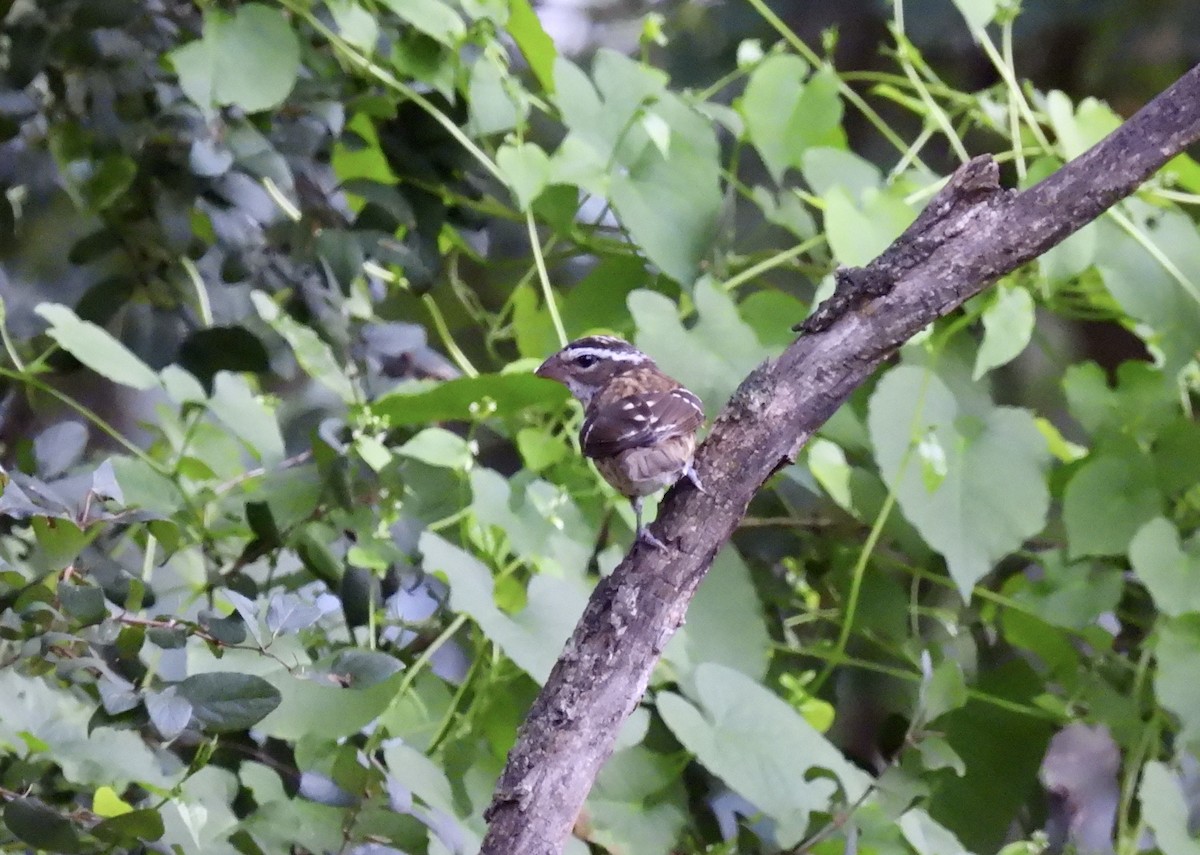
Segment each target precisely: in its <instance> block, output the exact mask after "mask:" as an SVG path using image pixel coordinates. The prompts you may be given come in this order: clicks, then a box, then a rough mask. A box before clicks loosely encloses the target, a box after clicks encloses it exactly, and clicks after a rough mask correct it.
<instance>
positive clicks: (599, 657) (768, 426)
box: [482, 66, 1200, 855]
mask: <svg viewBox="0 0 1200 855" xmlns="http://www.w3.org/2000/svg"><path fill="white" fill-rule="evenodd" d="M1198 139H1200V66H1197V67H1196V68H1193V69H1192V70H1191V71H1189V72H1188V73H1187V74H1185V75H1184V76H1183V77H1181V78H1180V79H1179V80H1178V81H1176V82H1175V84H1174V85H1172V86H1171V88H1170V89H1168V90H1167V91H1166V92H1164V93H1162V94H1161V95H1160V96H1158V97H1157V98H1155V99H1154V100H1153V101H1152V102H1151V103H1150V104H1148V105H1147V106H1146V107H1145V108H1144V109H1142V110H1141V111H1140V112H1138V113H1137V114H1136V115H1135V116H1133V117H1132V118H1131V119H1130V120H1129V121H1128V122H1126V123H1125V124H1124V125H1123V126H1122V127H1121V128H1119V129H1118V130H1117V131H1115V132H1114V133H1112V134H1111V135H1109V136H1108V137H1106V138H1105V139H1104V140H1103V141H1101V142H1100V143H1099V144H1097V145H1096V146H1095V147H1093V148H1092V149H1091V150H1089V151H1088V152H1086V153H1085V154H1083V155H1082V156H1081V157H1079V158H1077V159H1076V160H1074V161H1072V162H1071V163H1070V164H1068V165H1066V166H1064V167H1063V168H1062V169H1060V170H1059V171H1058V172H1056V173H1054V174H1053V175H1051V176H1050V177H1049V178H1047V179H1046V180H1045V181H1043V182H1041V183H1040V184H1038V185H1036V186H1035V187H1032V188H1030V189H1029V190H1026V191H1024V192H1021V193H1015V192H1012V191H1005V190H1001V189H1000V187H999V185H998V183H997V169H996V165H995V163H994V162H993V161H992V160H991V158H990V157H982V158H976V159H975V160H973V161H971V162H970V163H968V164H966V165H964V166H963V167H962V168H961V169H960V170H959V171H958V172H956V173H955V175H954V177H952V179H951V181H950V182H949V183H948V184H947V186H946V188H945V189H944V190H943V191H942V192H941V193H939V194H938V196H937V197H935V198H934V200H933V201H932V202H931V203H930V205H929V207H928V208H927V211H926V213H923V214H922V215H921V217H919V218H918V220H917V222H915V223H914V224H913V226H912V228H910V229H909V230H908V231H906V232H905V234H904V235H903V236H901V238H900V239H899V240H897V241H896V242H895V243H894V244H893V245H892V246H891V247H889V248H888V250H887V251H885V252H884V253H883V254H882V255H881V256H880V257H879V258H878V259H876V260H875V261H874V262H872V263H871V264H870V265H868V266H867V267H866V268H861V269H857V270H853V271H846V272H844V273H843V275H842V276H841V277H840V285H839V293H838V295H837V296H836V297H835V298H834V300H833V301H832V302H830V303H829V304H828V305H826V306H823V307H822V309H821V311H820V313H819V314H818V316H817V320H816V321H815V322H814V323H812V324H809V325H806V329H810V330H814V332H811V333H810V334H808V335H805V336H803V337H802V338H801V339H799V340H798V341H796V342H795V343H794V344H792V346H791V347H789V348H788V349H787V351H785V352H784V354H783V355H782V356H781V357H780V358H779V359H777V360H775V361H773V362H769V363H766V364H764V365H762V366H760V367H759V368H758V369H756V370H755V371H754V372H753V373H752V374H751V375H750V376H749V377H747V378H746V380H745V381H744V382H743V383H742V385H741V386H740V387H739V389H738V391H737V393H736V394H735V395H734V396H733V399H732V400H731V401H730V402H729V404H728V405H727V406H726V408H725V410H724V411H723V412H722V414H721V415H720V417H719V418H718V419H717V422H716V424H715V425H714V427H713V430H712V433H711V434H710V436H709V438H708V441H707V442H705V444H704V446H703V448H702V449H701V451H700V453H699V456H698V458H697V468H698V469H699V471H700V475H701V477H702V478H703V480H704V484H705V487H706V490H707V492H706V493H705V494H701V493H698V492H696V491H695V490H693V489H691V488H689V487H680V488H677V489H676V490H674V491H673V492H672V493H671V494H670V495H668V496H667V498H666V500H665V501H664V502H663V505H662V508H661V511H660V514H659V519H658V522H657V523H656V525H655V527H654V532H655V534H656V535H657V536H658V537H659V538H660V539H661V540H663V541H664V542H666V543H670V544H678V549H671V550H668V551H665V552H661V551H658V550H652V549H648V550H641V549H638V550H634V552H633V553H632V554H631V555H629V556H627V557H626V559H625V560H624V561H623V562H622V563H621V565H620V566H619V567H618V568H617V569H616V571H615V572H614V573H613V574H612V575H611V576H609V577H608V578H606V579H604V580H602V581H601V582H600V584H599V585H598V586H597V587H596V590H595V592H594V593H593V594H592V598H591V601H590V602H589V603H588V607H587V610H586V611H585V612H584V615H583V617H582V619H581V620H580V622H579V625H578V626H577V627H576V628H575V632H574V634H573V635H572V637H571V639H570V641H569V642H568V643H567V646H566V649H565V650H564V651H563V654H562V657H561V658H560V659H559V660H558V663H557V665H555V667H554V671H553V673H551V675H550V679H549V680H548V681H547V682H546V685H545V687H544V688H543V689H542V692H541V694H540V695H538V698H537V700H536V701H535V702H534V705H533V707H532V709H531V710H530V712H529V716H528V718H527V719H526V721H525V724H524V725H523V726H522V728H521V732H520V735H519V736H518V738H517V743H516V745H515V746H514V747H513V749H512V751H511V752H510V754H509V757H508V765H507V766H506V767H505V770H504V773H503V775H502V776H501V778H500V781H499V783H498V785H497V788H496V793H495V797H494V800H493V802H492V805H491V807H490V809H489V810H488V820H489V823H490V827H489V830H488V834H487V837H486V839H485V840H484V844H483V850H482V851H483V853H485V855H514V853H520V855H553V853H558V852H561V851H562V847H563V844H564V841H565V840H566V837H567V835H568V834H569V833H570V830H571V826H572V823H573V822H574V821H575V818H576V816H577V815H578V813H579V810H580V808H581V807H582V805H583V802H584V799H585V798H586V796H587V793H588V791H589V790H590V789H591V786H592V781H593V780H594V779H595V776H596V773H597V772H598V771H599V769H600V766H601V764H602V763H603V762H604V760H605V759H606V758H607V757H608V756H609V754H610V753H611V751H612V746H613V741H614V739H615V738H616V735H617V731H618V729H619V728H620V726H621V723H622V722H623V721H624V720H625V718H626V716H628V715H629V713H630V712H631V711H632V710H633V708H634V707H635V706H636V705H637V703H638V701H639V699H640V698H641V696H642V693H643V692H644V691H645V688H646V684H647V682H648V680H649V678H650V673H651V671H652V669H653V668H654V665H655V663H656V662H657V661H658V658H659V655H660V654H661V653H662V650H663V647H664V646H665V645H666V643H667V640H668V639H669V638H670V637H671V635H672V633H674V632H675V630H676V628H678V626H679V625H680V623H681V622H682V621H683V616H684V613H685V611H686V609H687V605H688V602H689V601H690V600H691V597H692V594H693V593H694V592H695V590H696V586H697V585H698V584H699V582H700V580H701V578H702V577H703V576H704V573H705V572H706V571H707V570H708V568H709V565H710V564H711V563H712V560H713V558H714V556H715V555H716V553H717V551H718V550H719V549H720V548H721V547H722V546H723V545H724V544H725V543H726V542H727V541H728V540H729V538H730V536H731V535H732V534H733V531H734V529H735V528H737V525H738V523H739V522H740V521H741V519H742V517H743V515H744V514H745V512H746V508H747V506H748V505H749V503H750V499H751V498H752V497H753V496H754V494H755V492H756V491H757V490H758V489H759V488H760V487H761V486H762V485H763V483H764V482H765V481H766V480H767V479H768V478H769V477H770V476H771V475H772V473H774V472H775V471H776V470H778V469H779V468H780V467H781V466H784V465H786V464H787V463H789V462H790V461H791V460H793V459H794V458H795V455H796V452H797V450H798V449H799V448H800V446H801V445H803V443H804V442H805V441H807V439H808V438H809V437H810V436H811V435H812V433H813V431H815V430H816V429H817V428H818V427H819V426H820V425H821V424H822V423H823V422H824V421H825V420H826V419H827V418H829V416H831V415H832V414H833V412H834V411H835V410H836V409H837V408H838V407H839V406H840V405H841V404H842V402H843V401H845V400H846V398H847V397H849V395H850V393H851V392H852V391H853V390H854V389H855V388H856V387H857V386H859V384H861V383H863V382H864V381H865V380H866V379H867V378H868V377H869V376H870V375H871V373H872V372H873V371H874V370H875V369H876V368H877V367H878V366H879V365H880V363H881V362H883V360H884V359H886V358H887V357H888V355H890V354H891V353H893V352H894V351H895V350H896V348H898V347H899V346H900V345H901V344H902V343H903V342H904V341H906V340H907V339H908V338H910V337H911V336H913V335H914V334H916V333H917V332H918V331H920V330H921V329H922V328H923V327H925V326H926V325H928V324H929V323H931V322H933V321H934V320H936V319H937V318H939V317H941V316H943V315H945V314H947V313H948V312H950V311H952V310H953V309H955V308H956V307H957V306H959V305H961V304H962V302H963V301H964V300H966V299H967V298H969V297H972V296H974V295H975V294H978V293H979V292H980V291H982V290H983V289H984V288H986V287H987V286H988V285H990V284H991V283H992V282H994V281H995V280H996V279H997V278H998V277H1000V276H1002V275H1004V274H1005V273H1008V272H1010V271H1012V270H1015V269H1016V268H1017V267H1019V266H1020V265H1022V264H1024V263H1026V262H1027V261H1030V260H1032V259H1034V258H1036V257H1037V256H1039V255H1041V254H1042V253H1043V252H1045V251H1046V250H1047V249H1049V248H1050V247H1052V246H1054V245H1055V244H1057V243H1058V242H1059V241H1061V240H1062V239H1063V238H1065V237H1066V236H1067V235H1069V234H1071V233H1072V232H1074V231H1076V230H1078V229H1079V228H1080V227H1082V226H1084V225H1086V224H1087V223H1089V222H1091V221H1092V220H1093V219H1095V218H1096V217H1097V216H1099V215H1100V214H1101V213H1102V212H1103V211H1104V210H1106V209H1107V208H1109V207H1111V206H1112V205H1113V204H1115V203H1116V202H1118V201H1119V200H1121V199H1122V198H1124V197H1125V196H1128V195H1129V194H1130V193H1132V192H1133V191H1134V190H1136V189H1137V188H1138V186H1139V185H1141V184H1142V183H1143V182H1144V181H1146V179H1148V178H1149V177H1150V176H1151V175H1153V174H1154V172H1155V171H1157V170H1158V169H1159V168H1160V167H1162V166H1163V164H1165V163H1166V162H1167V161H1168V160H1170V159H1171V158H1172V157H1173V156H1175V155H1176V154H1179V153H1180V152H1182V151H1184V149H1186V148H1187V147H1188V146H1189V145H1192V144H1193V143H1195V142H1196V141H1197V140H1198ZM714 346H715V343H714Z"/></svg>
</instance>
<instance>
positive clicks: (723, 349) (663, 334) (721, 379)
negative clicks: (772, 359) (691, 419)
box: [628, 277, 775, 414]
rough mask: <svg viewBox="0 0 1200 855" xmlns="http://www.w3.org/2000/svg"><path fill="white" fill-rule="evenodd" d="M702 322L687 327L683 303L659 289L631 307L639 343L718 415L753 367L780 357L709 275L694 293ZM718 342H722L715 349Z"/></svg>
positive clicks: (636, 296) (639, 295) (635, 298)
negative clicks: (681, 313) (682, 314)
mask: <svg viewBox="0 0 1200 855" xmlns="http://www.w3.org/2000/svg"><path fill="white" fill-rule="evenodd" d="M692 296H693V298H694V300H695V305H696V311H697V313H698V314H699V316H700V317H699V320H698V321H697V322H696V323H695V324H694V325H693V326H692V327H691V328H690V329H685V328H684V326H683V322H682V320H681V319H680V317H679V315H680V313H679V307H678V306H676V305H675V303H674V302H672V301H671V300H670V299H669V298H667V297H665V296H663V295H662V294H659V293H658V292H655V291H634V292H633V293H632V294H630V295H629V299H628V303H629V311H630V313H632V315H633V319H634V322H635V323H636V324H637V337H636V342H637V345H638V347H640V348H641V349H642V350H644V351H646V352H647V353H649V354H650V355H651V356H653V357H654V358H655V360H656V361H657V362H658V364H659V366H660V367H661V368H662V369H663V370H664V371H666V372H667V373H668V374H670V375H671V376H673V377H677V378H678V379H679V381H680V382H681V383H683V384H684V385H685V386H687V387H688V388H689V389H691V390H692V391H693V392H695V393H696V394H697V395H699V396H700V399H701V400H702V401H703V402H704V408H705V411H706V412H708V413H709V414H713V413H716V412H717V411H718V410H719V409H720V408H721V406H722V405H724V403H725V402H726V401H727V400H728V399H729V396H730V395H731V394H733V390H734V389H736V388H737V385H738V384H739V383H741V382H742V379H743V378H744V377H745V376H746V375H747V374H748V373H750V371H751V370H752V369H753V368H754V367H755V366H756V365H758V364H759V363H760V362H762V361H763V360H764V359H766V358H767V357H768V356H772V355H774V352H775V351H773V350H771V349H768V348H766V347H763V345H762V344H760V343H759V340H758V336H756V335H755V334H754V330H752V329H751V328H750V326H749V324H747V323H746V322H745V321H743V320H742V319H741V318H740V317H739V316H738V310H737V306H736V305H735V304H734V302H733V299H732V298H731V297H730V296H729V295H728V294H726V293H725V291H724V290H722V289H721V288H720V286H718V285H717V284H716V283H715V282H713V280H711V279H709V278H707V277H706V278H704V279H702V280H700V281H699V282H697V283H696V287H695V290H694V292H693V295H692ZM713 342H720V347H714V346H713Z"/></svg>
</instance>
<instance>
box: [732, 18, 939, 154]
mask: <svg viewBox="0 0 1200 855" xmlns="http://www.w3.org/2000/svg"><path fill="white" fill-rule="evenodd" d="M746 2H747V3H749V4H750V5H751V6H752V7H753V8H754V11H756V12H758V14H759V15H760V16H762V19H763V20H764V21H766V22H767V23H768V24H770V25H771V27H772V28H773V29H774V30H775V32H777V33H779V35H780V36H782V37H783V39H784V41H786V42H787V43H788V44H790V45H791V46H792V49H793V50H795V51H796V53H798V54H800V56H802V57H804V59H806V60H808V62H810V63H811V64H812V65H814V66H820V65H822V64H823V63H822V61H821V58H820V57H819V56H817V54H816V52H815V51H814V50H813V49H812V48H810V47H809V46H808V45H806V44H805V43H804V41H803V39H801V38H800V37H799V36H798V35H796V34H795V33H794V32H792V29H791V27H789V26H788V25H787V24H785V23H784V22H783V19H782V18H780V17H779V16H778V15H776V14H775V13H774V12H773V11H772V10H771V8H770V7H769V6H767V4H766V2H765V0H746ZM837 81H838V92H840V93H841V95H842V97H843V98H845V99H846V100H847V101H849V102H850V103H851V104H853V105H854V106H855V108H856V109H857V110H858V111H859V112H860V113H862V114H863V116H864V117H865V118H866V120H867V121H868V122H870V123H871V125H872V126H874V128H875V130H877V131H879V133H880V134H881V135H882V136H883V138H884V139H886V140H887V141H888V142H889V143H891V144H892V145H893V146H894V147H895V148H896V150H897V151H900V152H905V151H907V150H908V145H907V144H906V143H905V142H904V140H902V139H900V135H899V134H897V133H896V132H895V131H893V130H892V129H891V128H890V127H889V126H888V123H887V122H885V121H884V120H883V117H882V116H880V115H879V114H878V113H876V112H875V110H873V109H872V108H871V105H870V104H868V103H867V102H866V101H865V100H863V97H862V96H861V95H859V94H858V93H857V92H855V91H854V90H853V89H852V88H851V87H850V85H849V84H848V83H846V81H844V80H842V78H841V77H838V79H837ZM913 162H914V163H915V164H916V165H917V166H918V168H920V169H921V170H922V171H925V172H929V171H930V170H929V168H928V167H927V166H926V165H925V164H924V163H923V162H922V161H921V160H920V158H916V157H914V158H913Z"/></svg>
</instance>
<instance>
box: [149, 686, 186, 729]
mask: <svg viewBox="0 0 1200 855" xmlns="http://www.w3.org/2000/svg"><path fill="white" fill-rule="evenodd" d="M146 712H147V713H148V714H149V716H150V722H151V723H152V724H153V725H154V728H155V730H157V731H158V733H159V736H161V737H162V738H163V739H165V740H168V741H170V740H172V739H174V738H175V737H176V736H178V735H179V734H181V733H183V731H184V728H186V727H187V726H188V722H190V721H191V720H192V705H191V703H190V702H189V701H188V700H187V698H183V697H180V695H179V692H178V690H177V689H176V688H175V687H174V686H168V687H167V688H165V689H163V690H162V691H161V692H147V693H146Z"/></svg>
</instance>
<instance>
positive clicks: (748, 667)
mask: <svg viewBox="0 0 1200 855" xmlns="http://www.w3.org/2000/svg"><path fill="white" fill-rule="evenodd" d="M770 655H771V638H770V635H769V634H768V632H767V627H766V624H765V622H764V621H763V614H762V605H761V603H760V602H759V599H758V596H757V594H756V593H755V590H754V584H753V582H752V581H751V579H750V568H749V567H747V566H746V563H745V562H744V561H743V560H742V557H741V556H740V555H739V554H738V552H737V550H736V549H734V548H733V547H732V546H731V545H730V546H727V547H726V548H725V549H722V550H721V551H720V552H719V553H717V557H716V560H715V561H713V565H712V568H711V569H710V570H709V572H708V573H707V574H706V575H705V577H704V580H703V581H702V582H701V583H700V587H699V588H697V589H696V596H695V597H694V598H693V599H692V602H691V604H690V605H689V606H688V614H687V622H686V623H685V624H684V625H683V626H682V627H680V628H679V631H678V632H677V633H676V634H675V637H674V638H672V639H671V641H670V642H668V644H667V647H666V650H664V651H663V661H664V662H667V663H669V664H670V665H671V666H672V668H673V669H674V670H675V672H676V674H678V675H679V679H680V680H685V681H687V683H686V684H687V685H689V686H690V684H691V680H690V678H691V674H692V673H694V671H695V669H696V668H697V667H698V666H700V665H702V664H704V663H706V662H715V663H717V664H720V665H726V666H728V667H730V668H735V669H737V670H738V671H741V672H742V673H743V674H745V675H746V676H748V677H751V678H753V679H756V680H761V679H762V678H763V676H764V675H765V674H766V673H767V662H768V660H769V659H770Z"/></svg>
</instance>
